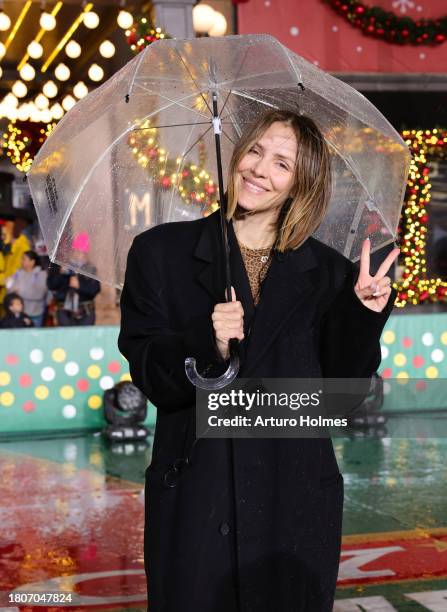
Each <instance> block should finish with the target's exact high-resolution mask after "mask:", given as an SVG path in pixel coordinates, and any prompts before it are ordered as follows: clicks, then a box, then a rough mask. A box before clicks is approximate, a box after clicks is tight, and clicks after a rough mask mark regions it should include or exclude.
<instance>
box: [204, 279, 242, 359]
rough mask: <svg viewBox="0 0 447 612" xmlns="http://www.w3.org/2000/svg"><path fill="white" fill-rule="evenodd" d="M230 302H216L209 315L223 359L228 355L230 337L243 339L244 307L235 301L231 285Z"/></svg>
mask: <svg viewBox="0 0 447 612" xmlns="http://www.w3.org/2000/svg"><path fill="white" fill-rule="evenodd" d="M231 300H232V301H231V302H225V303H224V304H216V305H215V306H214V310H213V314H212V315H211V318H212V321H213V327H214V335H215V337H216V343H217V348H218V349H219V353H220V354H221V355H222V357H223V359H228V357H229V356H230V349H229V344H228V343H229V341H230V340H231V338H237V339H238V340H243V339H244V309H243V308H242V304H241V302H238V301H236V293H235V291H234V288H233V287H231Z"/></svg>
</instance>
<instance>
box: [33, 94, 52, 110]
mask: <svg viewBox="0 0 447 612" xmlns="http://www.w3.org/2000/svg"><path fill="white" fill-rule="evenodd" d="M34 103H35V105H36V107H37V108H38V110H45V109H46V108H48V106H49V105H50V103H49V101H48V98H47V97H46V96H44V95H43V93H40V94H38V95H37V96H36V98H35V100H34Z"/></svg>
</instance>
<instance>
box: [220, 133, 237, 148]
mask: <svg viewBox="0 0 447 612" xmlns="http://www.w3.org/2000/svg"><path fill="white" fill-rule="evenodd" d="M222 134H223V135H224V136H226V137H227V138H228V140H229V141H230V142H231V144H232V145H234V146H236V143H235V142H234V140H232V139H231V138H230V137H229V136H228V134H227V133H226V131H225V130H222Z"/></svg>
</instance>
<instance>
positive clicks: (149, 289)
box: [118, 213, 394, 612]
mask: <svg viewBox="0 0 447 612" xmlns="http://www.w3.org/2000/svg"><path fill="white" fill-rule="evenodd" d="M229 239H230V248H231V268H232V275H233V278H232V283H233V285H234V286H235V289H236V295H237V297H238V299H239V300H241V301H242V303H243V307H244V313H245V317H244V325H245V332H246V334H245V335H246V340H244V342H243V347H242V348H243V350H242V366H241V370H240V374H239V376H240V377H244V378H252V377H253V378H254V377H271V378H277V377H284V378H305V377H320V376H322V375H323V376H325V377H352V378H353V377H369V376H370V375H371V374H372V373H373V372H375V371H376V370H377V368H378V366H379V363H380V346H379V338H380V334H381V332H382V329H383V327H384V324H385V322H386V320H387V318H388V315H389V313H390V311H391V308H392V302H393V299H392V298H391V299H390V300H389V302H388V305H387V307H386V309H385V311H384V312H382V313H376V312H373V311H371V310H369V309H368V308H366V307H365V306H363V304H362V303H361V302H360V301H359V300H358V298H357V297H356V295H355V293H354V291H353V285H354V283H355V281H356V278H357V271H356V267H355V266H354V265H353V264H351V263H350V262H349V261H348V260H347V259H346V258H344V257H343V256H342V255H340V254H339V253H337V252H336V251H334V250H333V249H331V248H329V247H327V246H325V245H323V244H322V243H320V242H319V241H317V240H315V239H313V238H309V239H308V240H307V241H306V242H305V243H304V244H303V245H302V246H301V247H300V248H299V249H297V250H295V251H292V252H290V253H289V254H287V255H280V254H277V253H276V254H275V256H274V257H273V260H272V263H271V265H270V269H269V271H268V274H267V277H266V279H265V281H264V285H263V291H262V296H261V301H260V303H259V305H258V307H257V308H256V309H254V306H253V301H252V298H251V294H250V288H249V283H248V279H247V276H246V273H245V268H244V265H243V261H242V257H241V254H240V251H239V248H238V245H237V241H236V239H235V236H234V231H233V229H232V226H231V224H230V230H229ZM219 244H220V243H219V217H218V214H217V213H216V214H213V215H211V216H210V217H208V218H206V219H200V220H198V221H193V222H179V223H170V224H165V225H161V226H157V227H155V228H153V229H150V230H148V231H146V232H144V233H143V234H141V235H139V236H138V237H137V238H136V239H135V240H134V242H133V245H132V247H131V250H130V252H129V256H128V262H127V271H126V278H125V283H124V288H123V293H122V297H121V311H122V321H121V331H120V335H119V341H118V344H119V349H120V351H121V353H122V354H123V355H124V356H125V357H126V358H127V359H128V361H129V365H130V373H131V376H132V380H133V382H134V383H135V384H136V385H137V386H138V387H139V388H140V389H141V390H142V391H143V393H144V394H145V395H146V396H147V397H148V398H149V399H150V400H151V401H152V402H153V403H154V404H155V406H156V407H157V408H158V410H157V424H156V431H155V439H154V447H153V455H152V462H151V465H150V466H149V467H148V469H147V471H146V524H145V564H146V572H147V575H148V597H149V609H150V611H151V612H161V611H163V612H217V611H219V612H236V611H240V612H273V611H275V612H329V611H330V610H332V602H333V597H334V590H335V583H336V577H337V570H338V562H339V554H340V539H341V520H342V506H343V479H342V476H341V475H340V473H339V470H338V467H337V463H336V460H335V456H334V451H333V447H332V442H331V441H330V440H328V439H235V440H228V439H199V440H198V441H197V442H196V443H195V444H194V445H193V440H194V438H195V430H194V418H193V417H194V403H195V390H194V388H193V386H192V385H191V384H190V383H189V381H188V380H187V378H186V376H185V372H184V361H185V358H186V357H190V356H193V357H196V358H198V364H199V367H198V369H199V371H200V369H201V368H202V369H203V368H208V369H209V371H211V372H214V373H216V372H218V370H219V362H220V363H221V359H220V357H219V354H218V352H217V349H216V345H215V341H214V334H213V327H212V321H211V313H212V311H213V308H214V305H215V304H216V303H218V302H223V301H224V282H223V276H222V260H221V257H220V255H219ZM393 297H394V296H393ZM255 310H256V312H255ZM249 330H250V333H249V334H248V332H249ZM192 446H193V448H192V450H191V447H192ZM186 456H190V458H191V463H190V465H186V466H185V463H184V461H183V462H182V461H179V459H181V458H184V457H186ZM176 461H177V462H178V463H177V467H178V468H179V469H178V470H177V471H175V470H172V466H173V464H174V463H175V462H176ZM168 484H176V486H175V487H172V488H170V487H169V486H167V485H168ZM237 602H238V603H237Z"/></svg>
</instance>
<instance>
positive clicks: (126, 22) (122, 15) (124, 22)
mask: <svg viewBox="0 0 447 612" xmlns="http://www.w3.org/2000/svg"><path fill="white" fill-rule="evenodd" d="M116 22H117V24H118V25H119V27H120V28H123V30H127V29H129V28H131V27H132V24H133V17H132V14H131V13H129V11H120V12H119V15H118V17H117V18H116Z"/></svg>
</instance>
